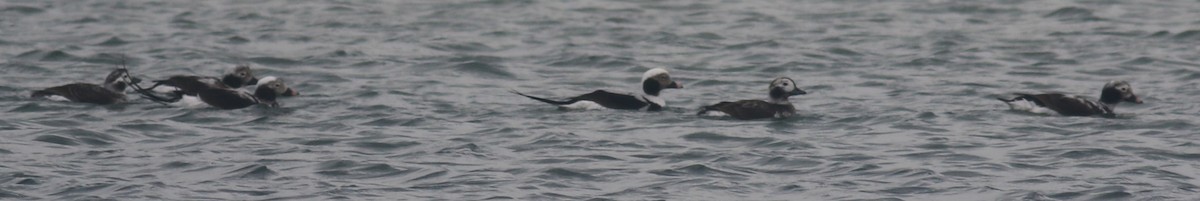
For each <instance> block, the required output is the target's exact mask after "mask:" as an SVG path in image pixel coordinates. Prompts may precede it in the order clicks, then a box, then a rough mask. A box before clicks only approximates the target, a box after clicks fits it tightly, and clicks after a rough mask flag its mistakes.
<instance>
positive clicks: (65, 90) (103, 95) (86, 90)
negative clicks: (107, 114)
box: [31, 69, 140, 105]
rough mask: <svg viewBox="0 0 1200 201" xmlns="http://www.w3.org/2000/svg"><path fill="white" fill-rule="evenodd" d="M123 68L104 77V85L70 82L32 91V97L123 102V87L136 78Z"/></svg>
mask: <svg viewBox="0 0 1200 201" xmlns="http://www.w3.org/2000/svg"><path fill="white" fill-rule="evenodd" d="M128 73H129V72H128V71H126V70H125V69H117V70H113V71H112V72H111V73H109V74H108V77H107V78H105V79H104V86H100V85H96V84H90V83H72V84H67V85H62V86H56V87H50V88H46V89H43V90H37V91H33V93H32V95H31V96H32V97H34V98H38V97H45V98H49V99H51V100H66V101H72V102H81V103H94V104H101V105H107V104H114V103H120V102H125V88H126V86H128V85H129V84H130V83H131V82H132V83H137V82H138V81H140V80H138V79H135V78H132V77H129V76H127V75H128Z"/></svg>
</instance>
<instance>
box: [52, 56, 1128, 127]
mask: <svg viewBox="0 0 1200 201" xmlns="http://www.w3.org/2000/svg"><path fill="white" fill-rule="evenodd" d="M140 81H141V79H138V78H135V77H133V76H131V75H129V71H128V70H126V69H117V70H114V71H112V73H110V74H109V75H108V77H107V78H106V79H105V81H104V83H103V84H102V85H96V84H89V83H73V84H67V85H62V86H56V87H50V88H46V89H43V90H37V91H34V92H33V93H32V96H33V97H35V98H37V97H44V98H49V99H52V100H61V101H73V102H83V103H94V104H114V103H120V102H125V101H126V99H125V90H126V88H129V87H132V88H133V89H134V91H136V92H138V93H140V94H141V96H142V97H145V98H147V99H150V100H152V101H155V102H159V103H163V104H179V103H182V104H183V106H188V107H195V106H203V105H207V106H211V107H215V108H220V109H240V108H246V107H250V106H254V105H264V106H267V107H279V102H278V98H279V97H288V96H297V95H299V93H298V92H296V90H293V89H292V88H289V87H287V85H285V84H284V83H283V80H281V79H279V78H275V77H272V76H267V77H263V78H261V79H260V78H257V77H255V76H254V73H253V72H251V70H250V67H249V66H244V65H243V66H237V67H235V68H234V70H233V72H232V73H228V74H225V75H224V76H223V77H219V78H218V77H207V76H194V75H176V76H171V77H168V78H167V79H163V80H155V81H153V82H154V85H152V86H150V87H148V88H143V87H141V86H140V85H139V84H138V83H139V82H140ZM243 87H252V88H253V89H254V91H253V92H248V91H243V90H240V88H243ZM681 88H683V85H682V84H679V82H676V81H674V80H672V79H671V76H670V74H669V73H668V72H667V70H666V69H663V68H654V69H650V70H648V71H646V72H645V73H644V74H642V93H640V94H638V93H625V92H616V91H607V90H596V91H593V92H591V93H587V94H583V95H578V96H574V97H569V98H565V99H560V100H554V99H549V98H542V97H537V96H532V95H527V94H524V93H521V92H519V91H516V90H511V91H510V92H512V93H514V94H517V95H520V96H524V97H527V98H530V99H533V100H537V101H540V102H543V103H548V104H551V105H555V106H557V107H560V108H564V109H604V108H607V109H618V110H641V111H661V110H663V108H665V107H666V105H667V103H666V100H664V99H662V98H661V97H659V94H660V93H662V91H663V90H666V89H681ZM767 94H768V98H767V99H766V100H738V101H726V102H719V103H716V104H712V105H706V106H703V107H701V108H700V111H699V112H697V115H728V116H730V117H733V118H736V119H742V120H751V119H767V118H786V117H790V116H793V115H795V114H796V107H795V106H793V105H792V103H791V102H789V101H788V98H789V97H791V96H796V95H804V94H808V92H806V91H804V90H801V89H800V88H799V87H798V86H797V85H796V81H794V80H792V79H791V78H788V77H779V78H775V79H774V80H772V81H771V83H770V85H769V88H768V93H767ZM1014 95H1016V96H1015V97H1012V98H997V99H999V100H1000V101H1003V102H1004V103H1006V104H1008V106H1009V107H1010V109H1013V110H1022V111H1028V112H1034V113H1042V114H1054V113H1057V114H1060V115H1063V116H1113V115H1115V113H1113V107H1114V106H1116V105H1117V104H1119V103H1121V102H1132V103H1138V104H1141V103H1142V99H1141V98H1138V96H1137V95H1136V94H1134V93H1133V87H1132V86H1130V85H1129V83H1128V82H1125V81H1112V82H1108V83H1107V84H1105V85H1104V88H1102V89H1101V92H1100V99H1099V102H1097V101H1094V100H1091V99H1087V98H1083V97H1078V96H1070V95H1064V94H1058V93H1047V94H1025V93H1016V94H1014Z"/></svg>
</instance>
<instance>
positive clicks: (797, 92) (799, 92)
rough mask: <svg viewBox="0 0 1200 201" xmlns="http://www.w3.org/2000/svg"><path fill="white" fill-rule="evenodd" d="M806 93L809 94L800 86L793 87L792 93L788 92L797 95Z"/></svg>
mask: <svg viewBox="0 0 1200 201" xmlns="http://www.w3.org/2000/svg"><path fill="white" fill-rule="evenodd" d="M804 94H808V92H807V91H804V90H800V89H799V88H796V89H792V93H791V94H788V95H792V96H795V95H804Z"/></svg>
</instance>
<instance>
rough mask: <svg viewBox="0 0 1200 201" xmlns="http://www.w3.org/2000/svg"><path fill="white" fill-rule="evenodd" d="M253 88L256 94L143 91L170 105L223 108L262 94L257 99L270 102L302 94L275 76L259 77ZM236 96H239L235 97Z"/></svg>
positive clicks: (211, 90)
mask: <svg viewBox="0 0 1200 201" xmlns="http://www.w3.org/2000/svg"><path fill="white" fill-rule="evenodd" d="M277 87H279V88H281V89H282V91H280V93H278V94H276V95H270V94H261V95H260V94H259V93H265V91H263V90H265V89H270V90H275V88H277ZM253 88H254V89H255V92H254V94H250V93H248V92H245V91H242V90H238V89H228V88H206V89H201V90H200V91H199V92H197V93H196V95H187V94H185V93H184V92H183V91H182V90H178V91H173V92H167V93H157V92H150V93H146V92H142V96H143V97H145V98H148V99H150V100H152V101H155V102H159V103H163V104H166V105H170V106H175V107H185V108H200V107H205V106H215V107H218V108H222V109H230V108H226V107H224V105H234V106H240V105H241V104H246V103H245V102H254V101H250V100H251V98H255V97H260V96H261V97H260V98H257V99H256V100H270V101H269V102H274V101H275V98H276V97H277V96H284V97H287V96H298V95H300V93H299V92H296V90H295V89H292V88H291V87H288V86H287V85H285V84H283V81H280V80H279V79H278V78H276V77H274V76H266V77H263V78H261V79H259V82H258V83H256V85H255V87H253ZM139 92H141V91H139ZM205 94H208V95H207V99H206V98H205V96H206V95H205ZM267 95H270V98H263V97H267ZM234 96H237V97H234ZM231 97H232V98H231ZM239 97H240V98H239ZM259 102H262V101H259ZM263 103H267V102H263ZM250 105H253V104H250ZM243 107H246V106H241V107H236V108H232V109H237V108H243Z"/></svg>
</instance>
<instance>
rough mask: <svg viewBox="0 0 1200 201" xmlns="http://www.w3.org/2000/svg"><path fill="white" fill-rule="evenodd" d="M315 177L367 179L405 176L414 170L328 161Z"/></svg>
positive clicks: (382, 165) (321, 166) (385, 165)
mask: <svg viewBox="0 0 1200 201" xmlns="http://www.w3.org/2000/svg"><path fill="white" fill-rule="evenodd" d="M319 169H320V171H317V172H315V174H317V175H321V176H325V177H330V178H339V179H369V178H384V177H391V176H399V175H405V174H408V173H412V172H415V171H416V170H400V169H397V168H395V167H392V166H391V165H388V164H358V163H354V162H351V161H342V160H338V161H329V162H324V163H322V164H321V165H320V168H319Z"/></svg>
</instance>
